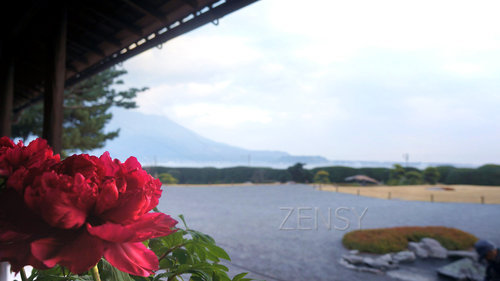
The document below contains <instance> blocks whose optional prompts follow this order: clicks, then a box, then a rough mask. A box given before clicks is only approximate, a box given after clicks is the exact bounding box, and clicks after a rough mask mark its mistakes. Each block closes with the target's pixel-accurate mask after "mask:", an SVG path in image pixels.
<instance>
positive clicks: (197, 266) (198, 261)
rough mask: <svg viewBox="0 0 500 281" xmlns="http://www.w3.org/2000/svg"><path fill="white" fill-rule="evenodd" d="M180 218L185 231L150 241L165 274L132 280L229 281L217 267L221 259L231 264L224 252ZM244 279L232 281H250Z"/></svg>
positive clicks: (238, 277)
mask: <svg viewBox="0 0 500 281" xmlns="http://www.w3.org/2000/svg"><path fill="white" fill-rule="evenodd" d="M179 217H180V218H181V220H182V222H183V223H184V226H185V228H184V229H178V230H177V232H175V233H173V234H170V235H168V236H165V237H160V238H155V239H151V240H149V244H148V245H149V247H150V248H151V250H153V252H155V254H156V255H157V256H158V259H159V261H160V269H161V270H165V272H164V273H160V274H157V275H156V276H154V277H148V278H144V277H142V278H136V279H135V280H148V281H155V280H162V279H161V278H165V279H167V280H169V281H170V280H182V279H181V275H184V274H190V276H191V277H190V279H189V280H193V281H201V280H203V281H212V280H214V281H216V280H220V281H225V280H227V281H230V280H231V279H230V278H229V277H228V275H227V272H228V268H227V267H225V266H224V265H222V264H220V261H221V259H225V260H230V258H229V255H228V254H227V253H226V251H224V249H222V248H220V247H219V246H217V245H216V243H215V240H214V239H213V238H212V237H210V236H209V235H207V234H204V233H201V232H199V231H196V230H193V229H190V228H189V227H188V226H187V225H186V222H185V221H184V217H183V216H182V215H180V216H179ZM243 276H244V274H239V275H237V276H235V277H234V278H233V279H232V280H251V279H248V278H243Z"/></svg>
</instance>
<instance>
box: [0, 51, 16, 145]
mask: <svg viewBox="0 0 500 281" xmlns="http://www.w3.org/2000/svg"><path fill="white" fill-rule="evenodd" d="M2 49H3V50H2V51H3V54H2V55H3V56H2V60H1V63H0V67H1V68H2V69H1V70H0V73H1V74H0V136H7V137H11V127H12V110H13V105H14V59H13V54H12V53H7V52H6V49H5V48H2Z"/></svg>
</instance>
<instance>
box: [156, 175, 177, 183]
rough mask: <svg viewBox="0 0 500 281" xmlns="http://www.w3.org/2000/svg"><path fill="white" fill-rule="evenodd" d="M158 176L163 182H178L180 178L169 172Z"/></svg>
mask: <svg viewBox="0 0 500 281" xmlns="http://www.w3.org/2000/svg"><path fill="white" fill-rule="evenodd" d="M158 178H159V179H160V181H161V183H162V184H176V183H177V182H178V180H177V179H176V178H174V177H173V176H172V175H171V174H169V173H161V174H159V175H158Z"/></svg>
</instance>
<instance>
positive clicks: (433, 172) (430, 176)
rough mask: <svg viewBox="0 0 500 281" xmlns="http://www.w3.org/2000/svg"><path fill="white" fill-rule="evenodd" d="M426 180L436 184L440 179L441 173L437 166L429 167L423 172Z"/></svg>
mask: <svg viewBox="0 0 500 281" xmlns="http://www.w3.org/2000/svg"><path fill="white" fill-rule="evenodd" d="M423 176H424V181H425V182H426V183H430V184H436V183H437V181H438V180H439V177H440V174H439V171H438V169H436V168H435V167H427V168H425V170H424V172H423Z"/></svg>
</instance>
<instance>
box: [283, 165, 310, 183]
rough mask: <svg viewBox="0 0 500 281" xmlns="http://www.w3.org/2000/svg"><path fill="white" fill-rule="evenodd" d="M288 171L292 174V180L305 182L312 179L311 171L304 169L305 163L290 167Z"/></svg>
mask: <svg viewBox="0 0 500 281" xmlns="http://www.w3.org/2000/svg"><path fill="white" fill-rule="evenodd" d="M287 171H288V172H289V173H290V175H291V176H292V181H294V182H301V183H304V182H310V181H311V174H310V173H309V171H307V170H305V169H304V164H303V163H297V164H295V165H293V166H291V167H288V168H287Z"/></svg>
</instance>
